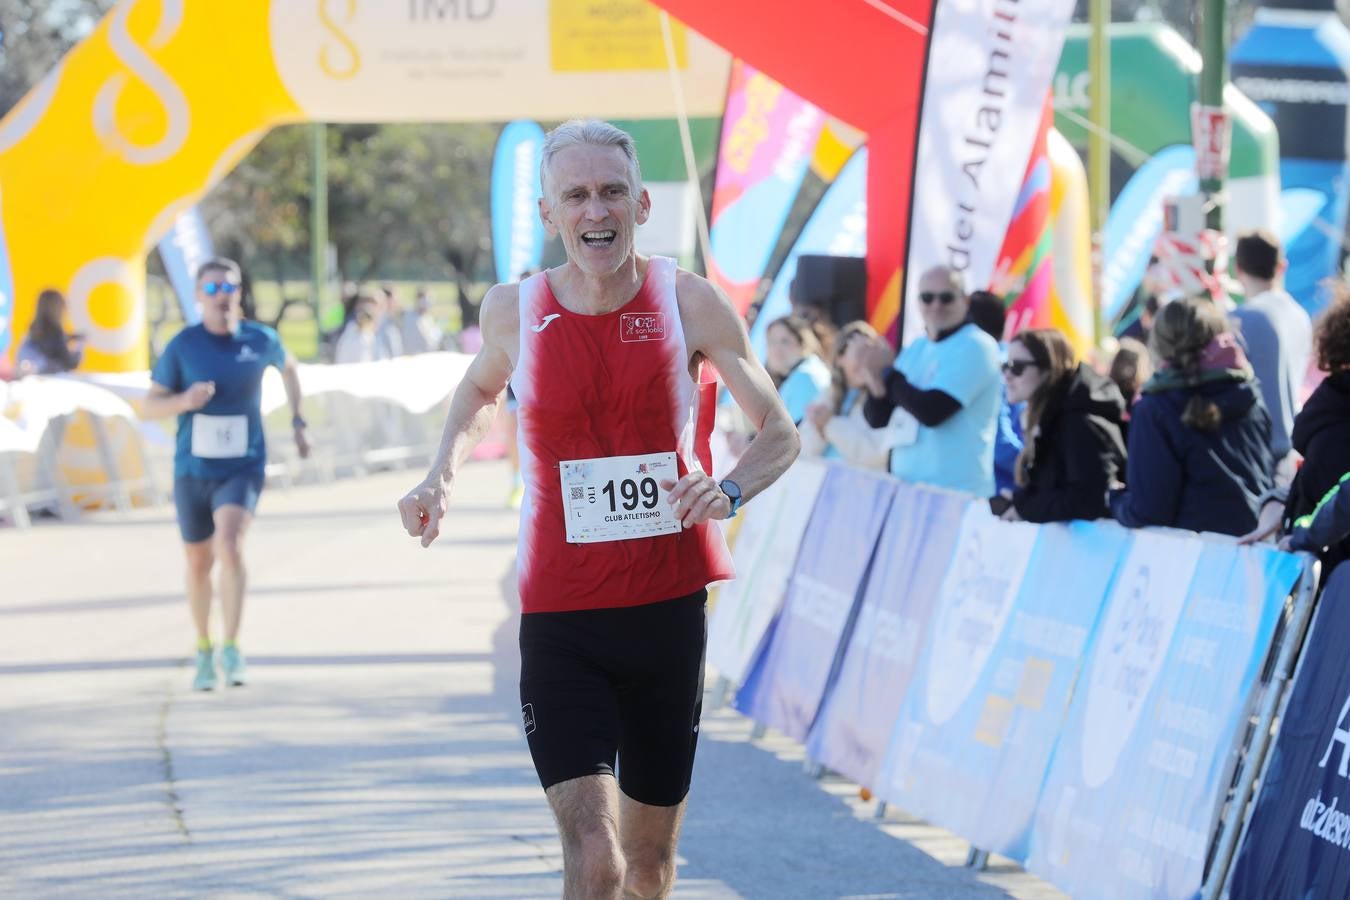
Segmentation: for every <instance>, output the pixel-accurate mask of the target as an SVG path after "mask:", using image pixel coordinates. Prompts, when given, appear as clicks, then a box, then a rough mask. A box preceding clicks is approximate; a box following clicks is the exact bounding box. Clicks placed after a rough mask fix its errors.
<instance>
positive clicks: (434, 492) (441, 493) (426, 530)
mask: <svg viewBox="0 0 1350 900" xmlns="http://www.w3.org/2000/svg"><path fill="white" fill-rule="evenodd" d="M448 495H449V489H448V486H447V485H445V484H442V483H437V482H428V481H424V482H422V483H421V484H419V485H418V486H417V487H415V488H413V489H412V490H411V491H409V492H408V494H407V496H405V497H404V498H403V499H402V500H400V501H398V514H399V516H400V518H402V519H403V527H404V528H406V529H407V530H408V534H409V536H411V537H415V538H421V539H422V546H423V547H430V546H431V543H432V541H434V540H436V538H438V537H440V535H441V519H442V518H443V517H444V516H445V509H446V503H447V501H448V499H449V496H448Z"/></svg>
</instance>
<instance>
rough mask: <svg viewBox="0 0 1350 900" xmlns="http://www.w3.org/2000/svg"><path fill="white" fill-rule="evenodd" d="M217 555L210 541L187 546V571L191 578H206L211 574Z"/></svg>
mask: <svg viewBox="0 0 1350 900" xmlns="http://www.w3.org/2000/svg"><path fill="white" fill-rule="evenodd" d="M215 561H216V555H215V553H214V551H213V550H212V547H211V542H210V541H203V542H202V543H200V544H188V545H187V570H188V577H189V578H205V577H206V576H208V575H210V574H211V566H212V565H213V564H214V563H215Z"/></svg>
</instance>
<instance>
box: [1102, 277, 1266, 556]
mask: <svg viewBox="0 0 1350 900" xmlns="http://www.w3.org/2000/svg"><path fill="white" fill-rule="evenodd" d="M1149 347H1150V350H1151V351H1152V354H1153V356H1154V358H1155V361H1156V362H1157V365H1158V371H1157V374H1155V375H1154V376H1153V377H1152V378H1151V379H1149V381H1148V383H1147V384H1145V385H1144V389H1143V392H1142V394H1143V395H1142V396H1141V397H1140V399H1139V402H1138V403H1137V404H1136V405H1135V407H1134V412H1133V415H1132V417H1131V422H1130V454H1129V465H1128V467H1127V470H1126V471H1127V477H1126V483H1127V484H1128V485H1129V487H1128V488H1127V489H1125V490H1122V491H1117V492H1115V493H1114V494H1113V496H1112V498H1111V512H1112V514H1113V515H1114V516H1115V517H1116V518H1117V519H1118V520H1119V521H1120V522H1121V523H1122V524H1124V525H1127V526H1129V527H1131V528H1138V527H1142V526H1145V525H1166V526H1170V527H1173V528H1183V529H1187V530H1189V531H1210V532H1217V533H1219V534H1231V535H1242V534H1245V533H1247V532H1248V531H1251V530H1252V529H1253V528H1254V527H1255V526H1256V521H1257V516H1258V514H1259V512H1260V507H1259V502H1260V499H1261V496H1262V495H1263V494H1265V493H1266V491H1267V490H1269V489H1270V487H1271V486H1272V485H1273V484H1274V481H1273V477H1272V476H1273V471H1274V465H1275V464H1274V460H1273V459H1272V457H1271V455H1270V428H1271V422H1270V414H1269V413H1268V412H1267V411H1266V407H1265V403H1264V402H1262V400H1261V393H1260V391H1259V390H1258V388H1257V385H1256V381H1255V379H1254V378H1253V377H1252V369H1251V366H1250V365H1249V364H1248V363H1247V359H1246V356H1245V355H1244V354H1243V352H1242V348H1241V347H1239V346H1238V343H1237V340H1236V339H1235V338H1234V337H1233V335H1232V333H1231V332H1229V331H1228V323H1227V320H1226V319H1225V318H1224V315H1223V313H1222V312H1221V311H1220V310H1219V309H1218V307H1216V306H1215V305H1214V303H1213V302H1212V301H1210V300H1209V299H1208V298H1205V297H1196V298H1191V299H1187V300H1176V301H1173V302H1172V303H1169V304H1167V305H1166V306H1164V307H1163V308H1162V309H1161V310H1159V312H1158V316H1157V318H1156V319H1155V320H1154V324H1153V332H1152V334H1150V336H1149Z"/></svg>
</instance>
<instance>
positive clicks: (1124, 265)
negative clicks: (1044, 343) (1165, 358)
mask: <svg viewBox="0 0 1350 900" xmlns="http://www.w3.org/2000/svg"><path fill="white" fill-rule="evenodd" d="M1197 184H1198V182H1197V181H1196V177H1195V150H1194V149H1193V148H1191V147H1190V146H1189V145H1182V144H1177V145H1173V146H1171V147H1165V148H1164V149H1162V150H1159V151H1158V152H1157V153H1155V154H1154V155H1153V156H1152V157H1150V158H1149V160H1148V162H1146V163H1144V164H1143V165H1142V166H1140V167H1139V170H1138V171H1137V172H1135V173H1134V175H1132V176H1131V177H1130V180H1129V181H1127V182H1126V183H1125V187H1124V188H1122V189H1121V191H1120V194H1119V195H1118V196H1117V197H1116V201H1115V202H1114V203H1112V204H1111V213H1110V215H1109V216H1107V219H1106V241H1105V244H1106V250H1105V253H1104V254H1103V260H1102V296H1103V297H1104V298H1105V299H1104V300H1103V302H1102V315H1103V316H1104V317H1105V318H1106V320H1107V321H1108V322H1109V321H1112V320H1113V319H1115V318H1116V317H1117V316H1118V315H1119V314H1120V312H1121V310H1122V309H1123V308H1124V307H1125V304H1127V303H1128V302H1129V301H1130V298H1131V297H1133V296H1134V292H1135V290H1136V289H1137V288H1138V287H1139V282H1141V281H1142V280H1143V278H1144V270H1145V269H1147V268H1148V260H1149V257H1150V256H1152V255H1153V245H1154V243H1155V242H1156V241H1157V239H1158V233H1159V232H1160V231H1162V226H1163V200H1165V199H1167V198H1168V197H1172V196H1176V195H1179V194H1190V193H1194V192H1195V190H1196V186H1197Z"/></svg>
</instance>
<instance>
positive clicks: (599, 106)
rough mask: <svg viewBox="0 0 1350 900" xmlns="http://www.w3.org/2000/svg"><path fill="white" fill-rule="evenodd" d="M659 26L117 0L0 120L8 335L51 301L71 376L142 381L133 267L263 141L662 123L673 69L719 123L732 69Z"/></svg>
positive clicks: (572, 17)
mask: <svg viewBox="0 0 1350 900" xmlns="http://www.w3.org/2000/svg"><path fill="white" fill-rule="evenodd" d="M670 26H671V27H670V30H669V34H667V31H666V29H665V27H664V23H663V21H662V17H661V13H660V12H659V11H658V10H657V9H656V8H655V7H653V6H651V5H650V4H649V3H647V2H646V0H605V2H604V3H594V2H591V0H230V2H223V0H195V2H187V0H123V2H121V3H119V4H118V5H117V6H116V7H115V8H114V9H113V11H112V12H111V13H109V15H108V16H107V17H106V18H105V19H104V21H103V22H101V23H100V24H99V26H98V28H97V29H96V30H95V32H94V33H93V34H92V35H91V36H90V37H89V38H88V39H86V40H85V41H84V42H82V43H81V44H80V45H79V46H78V47H76V48H75V49H74V50H73V51H71V53H70V54H69V55H68V56H67V57H66V59H65V60H63V61H62V63H61V64H60V65H59V66H58V67H57V68H56V69H55V70H54V71H53V72H52V73H51V74H50V75H48V77H47V78H46V79H45V80H44V81H43V82H42V83H41V84H40V85H38V86H37V87H36V88H34V90H33V91H32V92H31V93H30V94H29V95H28V96H27V97H26V98H25V99H24V100H23V102H22V103H20V104H19V105H18V106H16V107H15V108H14V109H13V110H12V111H11V112H10V114H9V115H8V116H6V117H5V119H4V120H3V122H0V217H3V234H4V237H5V238H6V239H7V240H8V258H9V261H10V265H11V268H12V275H13V298H12V299H13V303H14V309H13V315H12V321H11V323H10V325H9V328H10V329H11V334H12V335H16V336H17V335H20V334H22V333H23V332H24V330H25V329H26V328H27V326H28V323H29V321H30V320H31V319H32V316H33V305H34V302H35V300H36V297H37V294H38V292H39V291H41V290H42V289H43V288H47V287H55V288H58V289H61V290H64V291H65V292H66V294H67V296H68V298H69V300H70V305H71V313H72V316H73V318H74V320H75V326H76V329H77V330H79V331H83V332H85V333H86V334H87V335H88V346H87V350H86V353H85V362H84V366H83V368H84V369H87V370H90V371H102V372H120V371H134V370H139V369H144V368H146V366H147V363H148V359H147V341H146V331H145V329H146V325H145V314H144V298H145V254H146V253H147V252H148V250H149V249H150V248H151V247H153V246H154V244H155V243H156V242H157V241H158V240H159V239H160V238H161V237H163V235H164V234H165V233H166V232H167V231H168V230H169V228H170V227H171V225H172V223H173V221H174V219H176V218H177V217H178V215H179V214H180V213H182V212H183V211H184V210H185V209H187V208H188V207H190V206H191V205H192V204H194V203H195V202H196V201H197V200H198V199H199V198H200V197H201V195H202V194H203V193H205V192H206V191H207V190H209V189H210V187H211V186H212V185H213V184H215V183H216V182H217V181H219V180H220V179H221V178H222V177H224V175H225V174H226V173H228V172H229V171H230V169H231V168H233V167H234V166H235V165H236V164H237V163H238V162H239V160H240V159H241V158H242V157H243V156H244V155H245V154H246V153H248V151H249V150H250V149H251V148H252V147H253V146H254V144H256V143H257V141H258V140H259V139H260V138H261V137H262V135H263V134H265V133H266V131H267V130H268V129H269V128H271V127H273V126H275V125H279V124H283V123H287V122H296V121H364V122H370V121H505V120H508V119H513V118H520V117H528V118H536V119H544V120H552V119H563V118H568V117H570V116H574V115H596V116H604V117H612V118H656V117H661V118H666V117H670V116H671V115H674V114H675V112H676V102H675V91H674V90H673V89H672V84H671V76H670V71H671V69H672V68H673V69H674V70H675V71H676V73H677V75H678V79H679V84H680V87H681V93H682V94H683V100H684V104H685V109H686V111H687V113H688V114H689V115H690V116H706V115H719V114H720V113H721V108H722V103H723V95H724V92H725V90H726V77H727V70H728V67H729V65H730V59H729V57H728V56H727V55H726V54H725V53H724V52H723V51H721V50H719V49H718V48H716V47H715V46H713V45H712V44H711V43H709V42H707V41H705V40H704V39H702V38H700V37H699V36H697V35H696V34H693V33H687V32H685V30H684V29H683V28H681V27H680V26H679V25H678V24H677V23H674V22H671V23H670ZM668 38H669V40H668ZM672 51H673V52H672ZM3 327H5V326H4V325H3V324H2V323H0V328H3ZM15 343H17V341H15V342H12V343H11V347H10V352H11V353H12V352H13V349H14V344H15Z"/></svg>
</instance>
